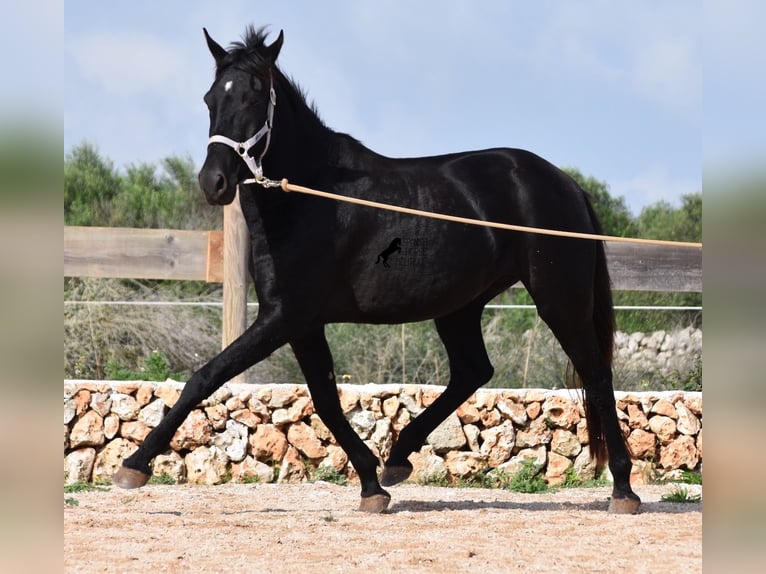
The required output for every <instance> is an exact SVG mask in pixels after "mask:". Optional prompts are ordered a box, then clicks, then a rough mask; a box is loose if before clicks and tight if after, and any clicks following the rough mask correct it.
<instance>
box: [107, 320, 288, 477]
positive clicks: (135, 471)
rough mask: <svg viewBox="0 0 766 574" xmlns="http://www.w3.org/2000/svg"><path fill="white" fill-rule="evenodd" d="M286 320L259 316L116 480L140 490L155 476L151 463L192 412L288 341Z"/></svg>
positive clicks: (204, 371)
mask: <svg viewBox="0 0 766 574" xmlns="http://www.w3.org/2000/svg"><path fill="white" fill-rule="evenodd" d="M282 324H283V322H282V321H280V320H279V318H278V317H276V316H271V317H269V316H264V318H263V319H261V317H260V316H259V319H258V320H256V322H255V323H253V324H252V325H251V326H250V327H249V328H248V329H247V330H246V331H245V332H244V333H243V334H242V335H241V336H240V337H238V338H237V339H235V340H234V341H233V342H232V343H231V344H230V345H229V346H228V347H226V348H225V349H224V350H223V351H221V352H220V353H219V354H218V355H216V356H215V357H213V358H212V359H211V360H210V361H208V362H207V363H206V364H205V365H204V366H203V367H201V368H200V369H199V370H198V371H196V372H195V373H194V374H193V375H192V376H191V378H190V379H189V381H188V382H187V383H186V386H184V389H183V391H182V392H181V396H180V397H179V398H178V401H177V402H176V404H175V405H173V407H172V408H171V409H170V410H169V411H168V413H167V414H166V415H165V416H164V417H163V419H162V421H160V423H159V424H158V425H157V426H156V427H155V428H154V429H153V430H152V431H151V432H150V433H149V434H148V435H147V436H146V438H145V439H144V441H143V443H142V444H141V446H139V447H138V450H137V451H136V452H134V453H133V454H132V455H131V456H129V457H128V458H126V459H125V460H124V461H123V462H122V467H120V469H119V470H118V471H117V472H116V473H115V475H114V477H113V479H112V481H113V483H114V484H115V485H117V486H119V487H121V488H138V487H140V486H143V485H144V484H146V483H147V481H148V480H149V478H150V476H151V469H150V467H149V463H150V462H151V460H152V459H153V458H154V457H155V456H157V455H158V454H160V453H162V452H164V451H165V450H166V449H167V448H168V445H169V444H170V440H171V439H172V438H173V435H174V434H175V432H176V430H178V427H179V426H181V424H182V423H183V422H184V420H185V419H186V417H187V416H188V415H189V413H190V412H191V411H192V410H193V409H194V408H195V407H196V406H197V405H198V404H199V403H200V402H201V401H203V400H205V399H206V398H207V397H209V396H210V395H211V394H213V393H214V392H215V391H216V390H217V389H219V388H220V387H221V385H223V384H224V383H225V382H226V381H228V380H230V379H231V378H233V377H235V376H236V375H238V374H240V373H242V372H243V371H245V369H247V368H248V367H251V366H252V365H254V364H255V363H257V362H259V361H261V360H263V359H265V358H266V357H268V356H269V355H270V354H271V353H273V352H274V351H275V350H277V349H278V348H279V347H281V346H282V345H284V344H285V343H286V342H287V336H286V334H285V333H283V332H282V327H281V325H282Z"/></svg>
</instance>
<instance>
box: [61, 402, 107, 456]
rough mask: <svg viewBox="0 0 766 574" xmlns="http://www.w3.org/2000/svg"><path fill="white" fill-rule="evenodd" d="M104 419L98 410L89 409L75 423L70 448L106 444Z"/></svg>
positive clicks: (70, 437) (70, 438)
mask: <svg viewBox="0 0 766 574" xmlns="http://www.w3.org/2000/svg"><path fill="white" fill-rule="evenodd" d="M104 440H105V437H104V419H102V418H101V415H99V414H98V413H97V412H96V411H88V412H86V413H85V414H84V415H82V416H81V417H80V418H79V419H77V422H76V423H74V426H73V427H72V430H71V432H70V433H69V448H72V449H76V448H80V447H83V446H101V445H102V444H104Z"/></svg>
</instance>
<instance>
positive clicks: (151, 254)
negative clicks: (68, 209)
mask: <svg viewBox="0 0 766 574" xmlns="http://www.w3.org/2000/svg"><path fill="white" fill-rule="evenodd" d="M223 227H224V230H223V231H222V232H221V231H181V230H173V229H132V228H111V227H64V276H65V277H125V278H131V277H132V278H137V279H181V280H202V281H209V282H215V283H223V309H224V314H223V332H222V344H223V346H224V347H225V346H226V345H228V344H229V343H230V342H231V341H233V340H234V339H235V338H236V337H238V336H239V335H240V334H241V333H242V332H244V330H245V328H246V321H247V313H246V311H247V306H246V305H247V298H246V294H247V257H248V252H249V239H248V234H247V228H246V226H245V222H244V218H243V217H242V212H241V211H240V208H239V201H236V200H235V201H234V202H232V203H231V204H230V205H227V206H226V207H225V208H224V225H223ZM606 252H607V259H608V264H609V272H610V274H611V277H612V284H613V288H614V289H615V290H617V291H628V290H630V291H675V292H701V291H702V250H701V249H688V248H681V247H668V246H655V245H636V244H627V243H617V242H609V241H607V242H606Z"/></svg>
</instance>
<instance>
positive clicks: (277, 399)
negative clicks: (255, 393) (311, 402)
mask: <svg viewBox="0 0 766 574" xmlns="http://www.w3.org/2000/svg"><path fill="white" fill-rule="evenodd" d="M298 396H299V394H298V387H297V386H295V385H284V386H282V385H280V386H278V387H274V388H273V389H271V400H270V401H269V406H270V407H272V408H276V409H279V408H284V407H286V406H287V405H289V404H292V403H293V402H295V401H296V399H297V398H298Z"/></svg>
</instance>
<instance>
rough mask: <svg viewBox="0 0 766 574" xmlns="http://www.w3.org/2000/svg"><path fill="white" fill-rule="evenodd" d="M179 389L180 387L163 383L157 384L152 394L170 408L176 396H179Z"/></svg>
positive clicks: (174, 402) (176, 400)
mask: <svg viewBox="0 0 766 574" xmlns="http://www.w3.org/2000/svg"><path fill="white" fill-rule="evenodd" d="M181 390H182V389H181V387H178V386H175V385H173V386H171V385H167V384H163V385H158V386H157V388H156V389H155V390H154V395H155V396H156V397H157V398H159V399H160V400H161V401H162V402H163V403H165V406H166V407H168V408H172V407H173V406H174V405H175V404H176V403H177V402H178V397H180V396H181Z"/></svg>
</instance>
